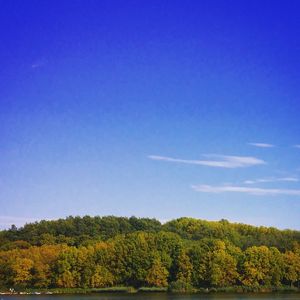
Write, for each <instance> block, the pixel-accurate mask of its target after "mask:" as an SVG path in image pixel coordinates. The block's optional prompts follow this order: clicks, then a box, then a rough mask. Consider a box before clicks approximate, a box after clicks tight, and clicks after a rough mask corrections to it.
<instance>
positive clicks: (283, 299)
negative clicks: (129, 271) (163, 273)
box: [0, 293, 300, 300]
mask: <svg viewBox="0 0 300 300" xmlns="http://www.w3.org/2000/svg"><path fill="white" fill-rule="evenodd" d="M0 300H300V293H298V294H297V293H286V294H281V293H274V294H210V295H206V294H193V295H186V294H184V295H182V294H181V295H180V294H168V293H153V294H152V293H150V294H149V293H147V294H146V293H138V294H117V293H116V294H115V293H113V294H112V293H111V294H102V293H101V294H92V295H9V296H8V295H0Z"/></svg>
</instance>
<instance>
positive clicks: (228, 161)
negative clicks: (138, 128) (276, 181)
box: [148, 155, 266, 169]
mask: <svg viewBox="0 0 300 300" xmlns="http://www.w3.org/2000/svg"><path fill="white" fill-rule="evenodd" d="M204 157H207V158H210V159H208V160H189V159H181V158H172V157H167V156H159V155H149V156H148V158H150V159H152V160H161V161H167V162H174V163H183V164H191V165H200V166H208V167H215V168H230V169H233V168H243V167H251V166H256V165H264V164H266V162H265V161H263V160H261V159H258V158H255V157H251V156H229V155H204Z"/></svg>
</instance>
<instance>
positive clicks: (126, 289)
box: [0, 286, 300, 295]
mask: <svg viewBox="0 0 300 300" xmlns="http://www.w3.org/2000/svg"><path fill="white" fill-rule="evenodd" d="M0 292H1V293H5V294H29V295H36V294H56V295H57V294H94V293H166V292H168V293H199V294H211V293H288V292H293V293H295V292H297V293H298V292H300V289H299V288H297V287H290V286H281V287H263V286H260V287H246V286H231V287H222V288H214V287H211V288H193V287H190V288H188V289H175V288H167V287H164V288H161V287H160V288H159V287H140V288H134V287H131V286H128V287H125V286H116V287H107V288H53V289H36V288H34V289H25V290H21V289H20V290H15V291H14V292H10V291H8V290H4V289H0Z"/></svg>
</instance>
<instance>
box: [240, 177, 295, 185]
mask: <svg viewBox="0 0 300 300" xmlns="http://www.w3.org/2000/svg"><path fill="white" fill-rule="evenodd" d="M266 182H299V179H298V178H296V177H280V178H275V177H271V178H260V179H255V180H245V181H244V183H245V184H254V183H266Z"/></svg>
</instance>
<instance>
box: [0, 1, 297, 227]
mask: <svg viewBox="0 0 300 300" xmlns="http://www.w3.org/2000/svg"><path fill="white" fill-rule="evenodd" d="M299 13H300V2H299V1H296V0H295V1H291V0H289V1H283V0H282V1H273V0H272V1H266V0H265V1H261V0H260V1H252V0H251V1H250V0H249V1H229V0H226V1H225V0H224V1H196V0H195V1H191V0H190V1H183V0H181V1H174V0H171V1H168V0H163V1H162V0H147V1H131V0H126V1H113V0H109V1H100V0H99V1H92V0H89V1H74V0H72V1H71V0H70V1H66V0H64V1H58V0H57V1H53V0H51V1H46V0H43V1H33V0H30V1H23V0H22V1H18V0H14V1H0V37H1V43H0V62H1V68H0V79H1V80H0V104H1V105H0V228H7V227H8V226H10V225H11V224H12V223H14V224H16V225H17V226H20V225H21V224H24V223H25V222H28V221H34V220H40V219H54V218H59V217H66V216H68V215H85V214H89V215H117V216H132V215H135V216H138V217H145V216H148V217H156V218H158V219H159V220H162V221H164V220H169V219H172V218H177V217H181V216H191V217H196V218H201V219H208V220H219V219H222V218H225V219H228V220H230V221H233V222H243V223H249V224H255V225H266V226H276V227H279V228H294V229H300V88H299V87H300V78H299V69H300V54H299V53H300V21H299Z"/></svg>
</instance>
